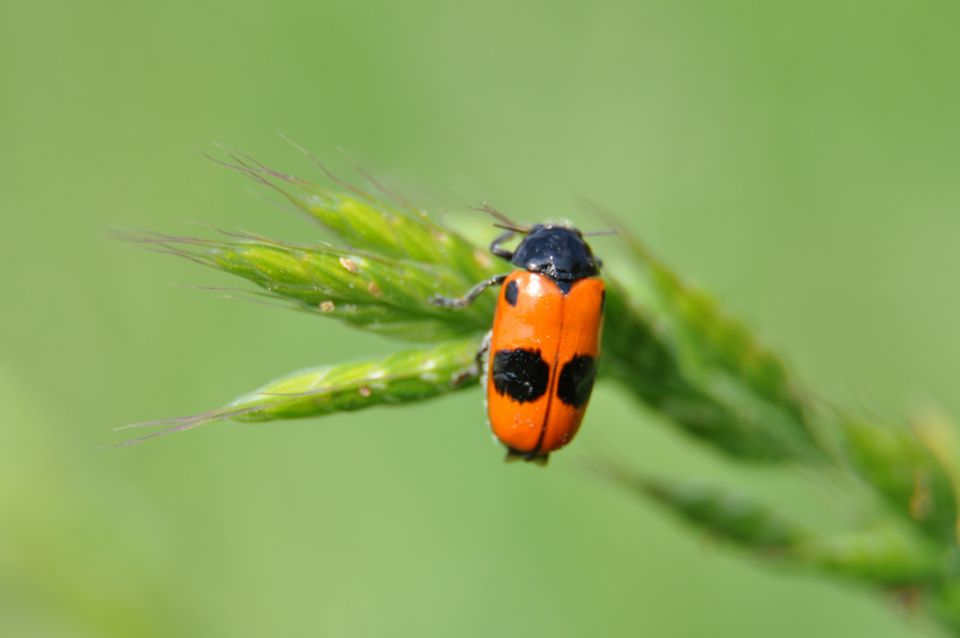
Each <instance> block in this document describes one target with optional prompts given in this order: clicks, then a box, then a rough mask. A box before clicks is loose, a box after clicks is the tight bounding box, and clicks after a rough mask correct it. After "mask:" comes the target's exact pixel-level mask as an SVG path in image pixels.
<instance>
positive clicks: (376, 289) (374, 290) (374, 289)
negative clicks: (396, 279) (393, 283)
mask: <svg viewBox="0 0 960 638" xmlns="http://www.w3.org/2000/svg"><path fill="white" fill-rule="evenodd" d="M367 290H369V291H370V294H371V295H373V296H374V297H382V296H383V290H382V289H381V288H380V286H378V285H377V282H375V281H371V282H370V283H369V284H367Z"/></svg>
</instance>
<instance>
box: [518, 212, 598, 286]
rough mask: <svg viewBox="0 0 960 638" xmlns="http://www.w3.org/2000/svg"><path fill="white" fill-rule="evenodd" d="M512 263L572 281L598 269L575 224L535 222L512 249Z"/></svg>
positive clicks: (590, 274)
mask: <svg viewBox="0 0 960 638" xmlns="http://www.w3.org/2000/svg"><path fill="white" fill-rule="evenodd" d="M513 263H514V265H516V266H518V267H520V268H525V269H526V270H529V271H532V272H538V273H541V274H543V275H546V276H547V277H550V279H553V280H554V281H556V282H558V283H561V282H574V281H576V280H578V279H583V278H584V277H594V276H596V275H598V274H599V273H600V269H599V263H598V260H597V259H595V258H594V256H593V251H591V250H590V246H589V245H587V242H586V241H584V239H583V234H582V233H581V232H580V231H579V230H577V229H576V228H570V227H567V226H553V225H546V226H545V225H543V224H537V225H536V226H534V227H533V228H531V229H530V232H528V233H527V236H526V237H524V239H523V241H522V242H520V245H519V246H518V247H517V250H516V251H515V252H514V253H513Z"/></svg>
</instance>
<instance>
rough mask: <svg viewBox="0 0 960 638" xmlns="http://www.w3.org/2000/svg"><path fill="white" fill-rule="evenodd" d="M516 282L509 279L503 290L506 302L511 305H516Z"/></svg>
mask: <svg viewBox="0 0 960 638" xmlns="http://www.w3.org/2000/svg"><path fill="white" fill-rule="evenodd" d="M517 292H518V291H517V282H515V281H511V282H510V283H508V284H507V287H506V289H505V290H504V291H503V298H504V299H506V300H507V303H508V304H510V305H511V306H516V305H517Z"/></svg>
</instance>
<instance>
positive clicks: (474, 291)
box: [429, 275, 507, 308]
mask: <svg viewBox="0 0 960 638" xmlns="http://www.w3.org/2000/svg"><path fill="white" fill-rule="evenodd" d="M506 278H507V275H497V276H496V277H491V278H490V279H484V280H483V281H481V282H480V283H478V284H477V285H476V286H474V287H473V288H471V289H470V290H468V291H467V294H465V295H464V296H462V297H444V296H442V295H434V296H432V297H430V299H429V301H430V303H432V304H433V305H434V306H442V307H444V308H466V307H467V306H469V305H470V304H472V303H473V302H474V301H476V299H477V297H479V296H480V294H481V293H482V292H483V291H484V290H486V289H487V288H489V287H490V286H497V285H500V284H502V283H503V280H504V279H506Z"/></svg>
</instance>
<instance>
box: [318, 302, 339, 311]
mask: <svg viewBox="0 0 960 638" xmlns="http://www.w3.org/2000/svg"><path fill="white" fill-rule="evenodd" d="M335 308H336V305H334V303H333V302H332V301H322V302H320V312H333V311H334V309H335Z"/></svg>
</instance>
